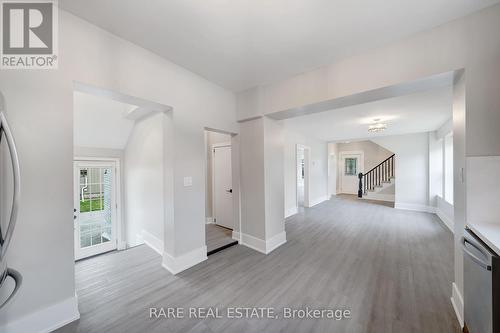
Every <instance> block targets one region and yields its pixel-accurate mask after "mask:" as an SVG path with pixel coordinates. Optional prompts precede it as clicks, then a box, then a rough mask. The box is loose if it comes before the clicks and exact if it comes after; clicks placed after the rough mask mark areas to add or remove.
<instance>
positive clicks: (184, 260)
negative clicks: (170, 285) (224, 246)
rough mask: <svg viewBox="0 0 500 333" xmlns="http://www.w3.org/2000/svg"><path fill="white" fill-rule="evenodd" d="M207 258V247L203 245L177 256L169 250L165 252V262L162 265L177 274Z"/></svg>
mask: <svg viewBox="0 0 500 333" xmlns="http://www.w3.org/2000/svg"><path fill="white" fill-rule="evenodd" d="M205 260H207V247H206V246H202V247H199V248H197V249H194V250H192V251H189V252H188V253H184V254H182V255H180V256H177V257H174V256H172V255H170V254H168V253H167V252H163V262H162V264H161V265H162V266H163V267H164V268H165V269H166V270H167V271H169V272H170V273H172V274H174V275H176V274H178V273H180V272H182V271H185V270H186V269H188V268H191V267H193V266H195V265H197V264H199V263H200V262H203V261H205Z"/></svg>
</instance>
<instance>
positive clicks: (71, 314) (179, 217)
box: [0, 11, 239, 331]
mask: <svg viewBox="0 0 500 333" xmlns="http://www.w3.org/2000/svg"><path fill="white" fill-rule="evenodd" d="M59 51H60V53H59V60H60V62H59V69H57V70H43V71H42V70H38V71H17V70H11V71H2V74H1V75H0V91H1V92H2V93H3V94H4V96H5V100H6V104H7V117H8V118H9V121H10V123H11V126H12V130H13V133H14V136H15V138H16V141H17V145H18V149H19V155H20V162H21V176H22V185H21V186H22V188H21V191H22V198H21V209H20V212H19V213H20V214H19V221H18V225H17V227H16V230H15V233H14V238H13V242H12V248H11V249H10V251H9V257H8V261H9V265H10V266H12V267H15V268H16V269H18V270H19V271H20V272H21V273H22V274H23V276H24V283H23V287H22V289H21V290H20V292H19V295H18V297H17V298H16V299H15V300H14V302H13V303H12V304H10V305H9V306H8V307H7V308H6V309H3V310H2V313H0V323H1V324H0V325H3V326H0V330H1V331H19V330H20V329H19V327H20V325H22V323H25V322H26V321H24V320H22V318H23V316H31V315H33V316H35V317H31V318H30V321H31V322H33V323H36V325H37V327H39V328H40V329H41V330H43V329H44V328H48V327H49V326H50V327H51V328H53V327H54V326H52V325H56V326H57V324H63V323H64V322H66V321H68V320H72V319H75V318H76V316H77V312H76V302H75V301H76V299H75V284H74V254H73V245H74V244H73V223H72V221H73V163H72V161H73V114H72V112H71V110H72V108H73V82H74V81H79V82H84V83H87V84H90V85H93V86H96V87H104V88H107V89H111V90H114V91H118V92H121V93H124V94H128V95H132V96H137V97H140V98H143V99H146V100H150V101H155V102H157V103H161V104H165V105H170V106H172V107H173V112H172V115H171V120H172V122H173V124H174V126H172V130H173V133H172V138H173V140H170V143H171V144H172V141H175V151H173V150H172V149H167V150H168V152H167V153H168V156H171V157H172V159H173V160H174V161H175V162H174V163H173V164H172V166H171V179H168V183H169V184H173V188H174V190H173V191H175V196H173V193H169V198H170V199H172V200H173V201H172V202H170V201H168V202H167V203H168V204H171V209H168V210H167V209H166V212H165V214H166V215H168V213H170V214H174V217H175V225H174V224H173V223H170V224H169V225H168V228H166V229H165V239H166V240H168V241H166V242H165V250H166V252H167V253H169V254H170V255H171V256H172V257H173V258H178V257H180V256H181V255H182V254H185V253H187V252H190V251H197V253H198V252H199V253H202V252H203V249H204V246H205V233H204V229H205V225H204V221H205V197H204V196H205V195H204V193H205V172H206V171H205V167H204V164H205V163H204V160H205V158H206V157H205V143H204V134H203V129H204V128H205V127H207V128H217V129H220V130H224V131H227V132H229V133H237V132H238V130H239V126H238V124H237V122H236V117H235V108H236V102H235V97H234V94H233V93H231V92H229V91H227V90H225V89H223V88H221V87H219V86H217V85H215V84H213V83H211V82H209V81H207V80H205V79H203V78H201V77H199V76H197V75H196V74H193V73H191V72H189V71H187V70H186V69H184V68H181V67H179V66H177V65H175V64H173V63H171V62H169V61H167V60H165V59H164V58H161V57H159V56H157V55H155V54H153V53H151V52H149V51H147V50H144V49H142V48H140V47H137V46H135V45H133V44H131V43H129V42H126V41H124V40H122V39H120V38H117V37H116V36H113V35H111V34H109V33H107V32H105V31H103V30H101V29H99V28H97V27H95V26H93V25H91V24H89V23H88V22H86V21H84V20H81V19H79V18H76V17H75V16H73V15H71V14H69V13H67V12H64V11H60V15H59ZM184 176H191V177H193V186H191V187H184V186H183V177H184ZM166 182H167V181H166ZM26 244H29V246H27V245H26ZM33 249H36V251H33ZM205 254H206V252H205ZM40 263H43V264H40ZM40 286H43V288H40ZM68 303H69V304H71V305H72V306H73V307H72V308H71V309H69V308H68ZM49 306H54V308H55V309H59V310H60V311H56V312H55V313H56V317H55V318H52V319H50V320H49V319H48V318H49V317H48V316H46V314H45V312H44V311H46V310H47V308H48V307H49ZM54 308H53V309H54ZM48 321H50V322H48ZM5 325H9V326H7V327H4V326H5Z"/></svg>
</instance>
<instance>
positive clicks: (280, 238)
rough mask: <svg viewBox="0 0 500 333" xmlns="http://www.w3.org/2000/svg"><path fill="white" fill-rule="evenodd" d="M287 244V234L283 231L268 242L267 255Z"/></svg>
mask: <svg viewBox="0 0 500 333" xmlns="http://www.w3.org/2000/svg"><path fill="white" fill-rule="evenodd" d="M285 243H286V232H285V231H282V232H280V233H279V234H277V235H274V236H273V237H271V238H269V239H267V240H266V254H268V253H271V252H272V251H274V250H276V249H277V248H278V247H280V246H281V245H283V244H285Z"/></svg>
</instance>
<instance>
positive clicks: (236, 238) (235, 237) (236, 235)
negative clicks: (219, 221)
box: [231, 230, 240, 241]
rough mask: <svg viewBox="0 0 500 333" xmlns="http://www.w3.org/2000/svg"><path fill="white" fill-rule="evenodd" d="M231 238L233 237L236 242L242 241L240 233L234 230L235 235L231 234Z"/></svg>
mask: <svg viewBox="0 0 500 333" xmlns="http://www.w3.org/2000/svg"><path fill="white" fill-rule="evenodd" d="M231 237H232V238H233V239H234V240H237V241H240V233H239V232H238V231H234V230H233V233H232V234H231Z"/></svg>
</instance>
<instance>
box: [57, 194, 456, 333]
mask: <svg viewBox="0 0 500 333" xmlns="http://www.w3.org/2000/svg"><path fill="white" fill-rule="evenodd" d="M286 231H287V239H288V241H287V243H286V244H284V245H283V246H281V247H279V248H278V249H276V250H275V251H273V252H272V253H271V254H269V255H267V256H266V255H263V254H260V253H258V252H255V251H253V250H251V249H249V248H247V247H245V246H242V245H237V246H234V247H231V248H229V249H227V250H225V251H222V252H220V253H217V254H214V255H213V256H210V257H209V259H208V260H207V261H205V262H203V263H201V264H199V265H197V266H195V267H193V268H191V269H189V270H187V271H184V272H182V273H180V274H178V275H177V276H173V275H171V274H170V273H168V272H167V271H166V270H165V269H163V268H162V267H161V258H160V256H159V255H158V254H156V253H155V252H154V251H152V250H151V249H149V248H148V247H147V246H139V247H136V248H133V249H130V250H126V251H122V252H117V253H112V254H107V255H102V256H99V257H96V258H92V259H89V260H84V261H81V262H79V263H77V264H76V288H77V294H78V299H79V309H80V313H81V319H80V320H79V321H77V322H74V323H72V324H69V325H67V326H66V327H64V328H62V329H61V330H60V332H120V333H122V332H340V333H342V332H355V333H358V332H360V333H362V332H380V333H390V332H422V333H424V332H425V333H434V332H435V333H448V332H453V333H456V332H459V331H460V330H459V327H458V322H457V320H456V317H455V315H454V312H453V309H452V305H451V303H450V293H451V283H452V280H453V237H452V234H451V233H450V231H448V230H447V229H446V227H445V226H444V225H443V224H442V223H441V222H440V221H439V220H438V218H437V217H436V216H435V215H431V214H427V213H417V212H410V211H402V210H396V209H393V208H389V207H384V206H381V205H373V204H368V203H365V202H362V201H352V200H344V199H341V198H336V199H331V200H330V201H326V202H323V203H321V204H319V205H317V206H315V207H313V208H310V209H305V210H304V211H303V212H302V213H299V214H297V215H295V216H293V217H291V218H289V219H288V220H287V223H286ZM173 306H174V307H175V306H179V307H184V308H186V311H187V308H188V307H209V306H213V307H218V308H220V309H224V308H226V307H228V306H264V307H274V308H275V309H276V311H277V312H278V313H279V312H280V309H282V308H283V307H287V306H289V307H293V308H304V307H306V306H310V307H313V308H332V309H336V308H342V309H349V310H350V311H351V313H352V318H351V319H347V320H341V321H335V320H331V319H320V320H311V319H304V320H298V319H296V320H282V319H267V320H263V319H250V320H246V319H231V320H229V319H212V320H200V319H168V320H167V319H150V318H149V308H150V307H173Z"/></svg>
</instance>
